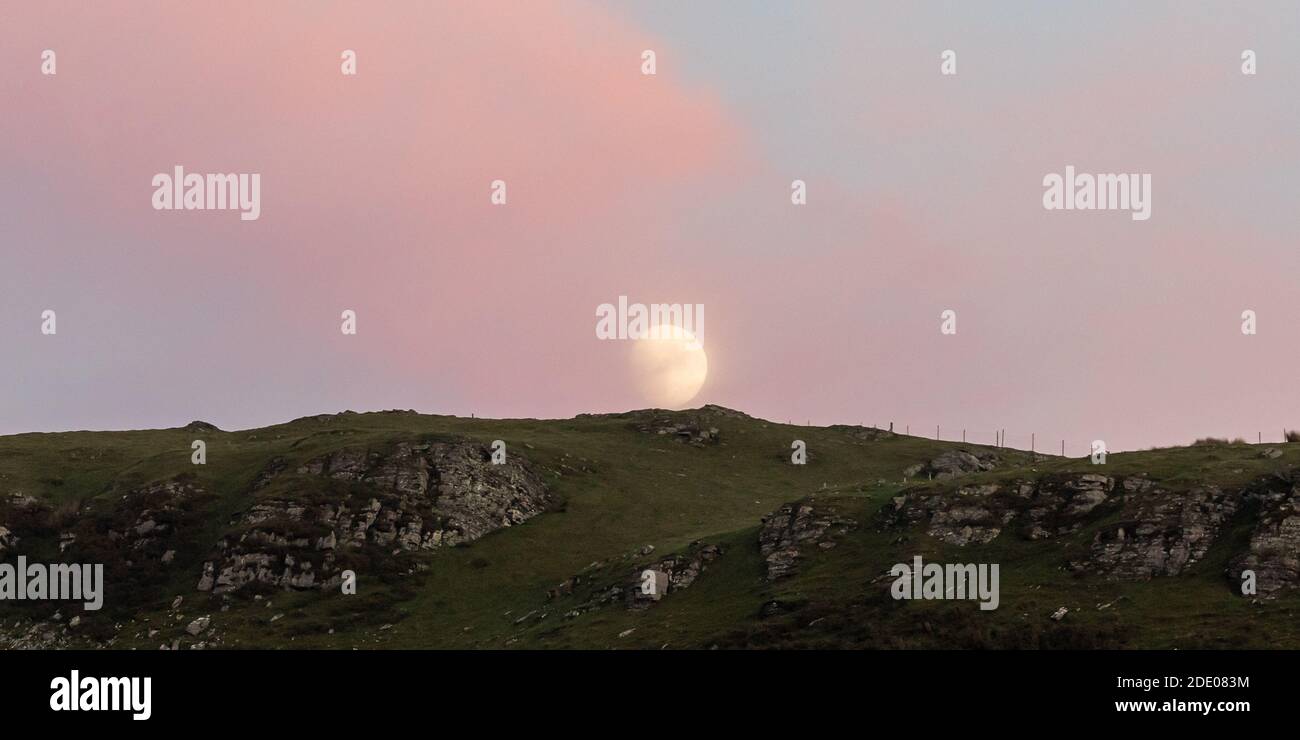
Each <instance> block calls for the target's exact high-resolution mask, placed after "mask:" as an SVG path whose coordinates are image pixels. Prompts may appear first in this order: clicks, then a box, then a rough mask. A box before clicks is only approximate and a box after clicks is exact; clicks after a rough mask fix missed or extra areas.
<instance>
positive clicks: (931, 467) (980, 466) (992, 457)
mask: <svg viewBox="0 0 1300 740" xmlns="http://www.w3.org/2000/svg"><path fill="white" fill-rule="evenodd" d="M998 462H999V459H998V456H997V453H995V452H993V451H992V450H983V449H976V450H974V451H970V450H948V451H947V452H944V453H943V454H941V455H939V456H938V457H936V458H934V459H933V460H931V461H929V462H927V463H918V464H916V465H913V466H911V467H909V468H907V469H906V470H904V471H903V477H904V478H918V477H924V478H931V479H933V480H945V479H948V478H956V477H957V476H959V475H968V474H970V473H982V472H985V471H989V470H993V469H994V468H996V467H997V466H998Z"/></svg>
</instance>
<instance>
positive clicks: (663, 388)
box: [631, 330, 709, 408]
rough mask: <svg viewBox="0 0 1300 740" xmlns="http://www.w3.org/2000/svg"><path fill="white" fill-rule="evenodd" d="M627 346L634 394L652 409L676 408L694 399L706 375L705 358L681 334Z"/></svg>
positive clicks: (696, 344) (692, 338)
mask: <svg viewBox="0 0 1300 740" xmlns="http://www.w3.org/2000/svg"><path fill="white" fill-rule="evenodd" d="M661 334H665V335H667V336H660V337H653V338H652V337H646V338H644V339H637V340H634V341H632V342H631V344H632V358H631V363H632V374H633V378H634V381H635V383H636V386H637V390H638V391H639V392H640V393H641V395H642V396H643V397H644V398H645V399H646V400H647V401H650V402H651V403H653V404H654V405H655V406H661V407H664V408H676V407H680V406H684V405H686V403H687V402H688V401H690V400H691V399H692V398H695V395H696V394H697V393H699V392H700V388H701V387H702V386H703V385H704V379H705V378H707V377H708V375H709V358H708V355H706V354H704V348H703V347H702V346H700V343H699V342H697V341H695V336H694V335H693V334H691V333H690V332H688V331H685V330H677V331H676V332H672V331H664V332H661ZM674 334H676V336H674Z"/></svg>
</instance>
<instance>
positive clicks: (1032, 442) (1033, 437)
mask: <svg viewBox="0 0 1300 740" xmlns="http://www.w3.org/2000/svg"><path fill="white" fill-rule="evenodd" d="M1037 447H1038V441H1037V432H1030V433H1029V451H1030V452H1037V451H1038V450H1037Z"/></svg>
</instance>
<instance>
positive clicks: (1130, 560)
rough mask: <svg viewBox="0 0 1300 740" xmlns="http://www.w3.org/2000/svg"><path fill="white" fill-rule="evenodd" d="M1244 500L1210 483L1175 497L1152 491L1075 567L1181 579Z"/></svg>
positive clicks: (1134, 576)
mask: <svg viewBox="0 0 1300 740" xmlns="http://www.w3.org/2000/svg"><path fill="white" fill-rule="evenodd" d="M1239 500H1240V494H1239V493H1227V492H1224V491H1223V490H1222V489H1220V488H1218V487H1217V486H1209V485H1206V486H1199V487H1197V488H1194V489H1192V490H1191V491H1187V492H1183V493H1176V494H1172V493H1168V492H1164V491H1158V492H1157V491H1153V492H1152V493H1151V494H1149V495H1148V496H1145V497H1143V498H1141V499H1140V500H1139V501H1137V502H1136V507H1134V508H1132V509H1131V510H1132V514H1131V515H1126V517H1125V518H1126V521H1124V522H1122V523H1120V524H1117V525H1114V526H1112V527H1109V528H1107V529H1106V530H1104V531H1101V532H1098V533H1097V535H1096V537H1095V538H1094V539H1093V542H1092V548H1091V551H1090V556H1089V558H1088V560H1087V562H1085V563H1082V564H1078V565H1076V566H1075V567H1076V569H1079V570H1087V571H1088V572H1100V573H1104V574H1106V575H1107V576H1109V577H1111V578H1118V579H1125V580H1145V579H1148V578H1151V577H1152V576H1176V575H1178V574H1179V573H1181V572H1183V570H1185V569H1186V568H1187V567H1188V566H1190V565H1192V564H1194V563H1196V562H1197V561H1198V560H1200V559H1201V558H1202V557H1203V556H1204V555H1205V552H1206V550H1208V549H1209V548H1210V545H1211V544H1213V543H1214V540H1215V538H1217V537H1218V535H1219V533H1220V531H1221V530H1222V529H1223V528H1224V526H1225V525H1226V524H1227V523H1228V522H1229V521H1230V520H1231V519H1232V517H1233V515H1234V514H1235V513H1236V511H1237V505H1238V502H1239Z"/></svg>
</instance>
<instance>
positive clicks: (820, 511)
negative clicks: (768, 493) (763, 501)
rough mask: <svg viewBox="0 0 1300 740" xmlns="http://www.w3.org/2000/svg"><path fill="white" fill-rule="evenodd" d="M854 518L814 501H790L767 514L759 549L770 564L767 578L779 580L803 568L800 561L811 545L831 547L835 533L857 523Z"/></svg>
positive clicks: (843, 531)
mask: <svg viewBox="0 0 1300 740" xmlns="http://www.w3.org/2000/svg"><path fill="white" fill-rule="evenodd" d="M856 525H857V523H856V522H855V521H853V520H852V519H846V518H841V517H838V516H836V515H835V513H834V512H833V511H831V510H829V509H827V508H818V507H816V506H814V505H813V504H812V503H810V502H799V503H793V504H786V505H784V506H782V507H781V508H779V509H777V510H776V511H775V512H773V513H771V514H769V515H768V516H765V517H763V526H762V527H761V528H760V529H759V531H758V548H759V553H760V554H761V555H762V556H763V560H764V562H765V563H766V564H767V580H769V581H775V580H777V579H778V578H785V577H786V576H789V575H793V574H794V573H796V572H798V570H799V561H800V560H801V559H802V558H803V557H804V553H805V552H806V551H807V548H809V547H813V546H816V547H819V548H822V549H830V548H832V547H834V546H835V542H834V541H833V540H832V539H831V537H832V536H838V535H841V534H844V533H845V532H847V531H848V530H849V529H852V528H853V527H855V526H856Z"/></svg>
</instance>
